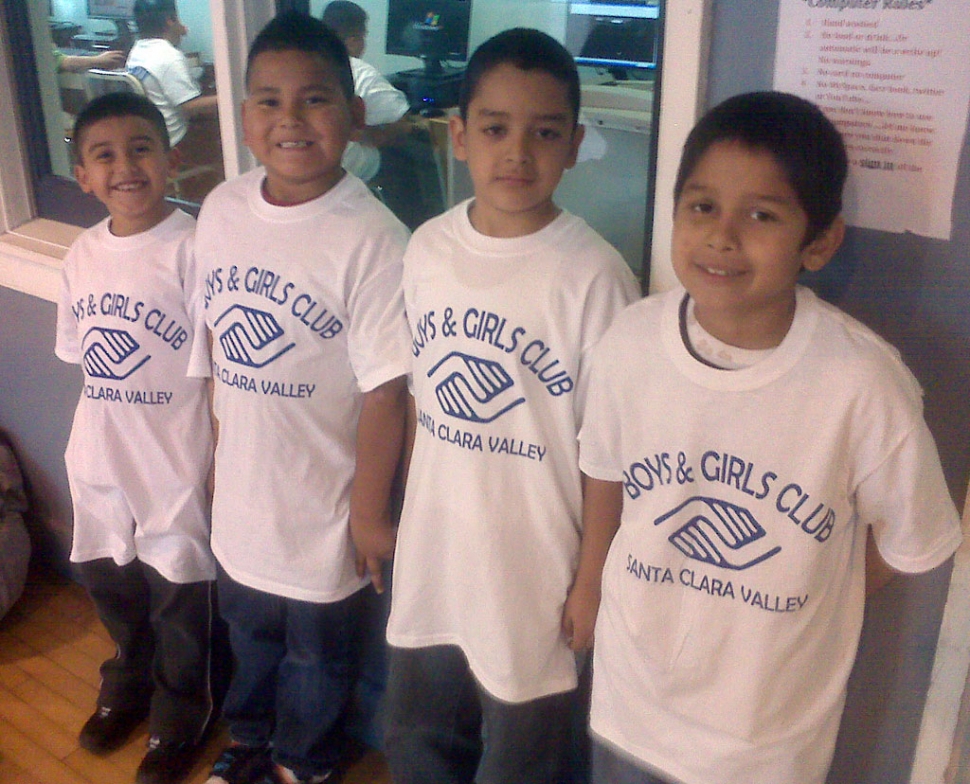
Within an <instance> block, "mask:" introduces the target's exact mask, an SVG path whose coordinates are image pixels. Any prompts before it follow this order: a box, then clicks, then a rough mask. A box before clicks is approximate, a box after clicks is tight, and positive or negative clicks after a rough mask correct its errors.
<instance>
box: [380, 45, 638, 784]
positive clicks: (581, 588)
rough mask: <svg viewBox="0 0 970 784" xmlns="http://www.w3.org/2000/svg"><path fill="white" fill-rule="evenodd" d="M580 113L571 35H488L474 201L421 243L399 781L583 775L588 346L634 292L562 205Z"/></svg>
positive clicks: (477, 56) (392, 727) (405, 543)
mask: <svg viewBox="0 0 970 784" xmlns="http://www.w3.org/2000/svg"><path fill="white" fill-rule="evenodd" d="M578 116H579V77H578V74H577V71H576V65H575V63H574V61H573V59H572V57H571V56H570V55H569V53H568V52H567V51H566V50H565V49H564V48H563V46H562V45H561V44H559V43H558V42H557V41H555V40H554V39H552V38H551V37H550V36H548V35H546V34H545V33H541V32H539V31H536V30H527V29H513V30H507V31H505V32H503V33H500V34H499V35H497V36H495V37H494V38H492V39H490V40H488V41H486V42H485V43H484V44H482V45H481V46H480V47H479V48H478V50H476V52H475V53H474V54H473V56H472V57H471V59H470V60H469V63H468V70H467V72H466V77H465V84H464V87H463V92H462V98H461V105H460V115H459V116H456V117H455V118H453V119H452V121H451V134H452V142H453V145H454V150H455V156H456V157H457V158H459V159H460V160H464V161H466V162H467V164H468V167H469V170H470V172H471V177H472V182H473V184H474V187H475V195H474V198H473V199H470V200H468V201H466V202H463V203H462V204H460V205H458V206H457V207H455V208H454V209H452V210H450V211H449V212H447V213H445V214H444V215H442V216H440V217H438V218H434V219H432V220H430V221H428V222H427V223H425V224H424V225H423V226H421V227H420V228H419V229H418V230H417V231H416V232H415V235H414V237H413V238H412V240H411V243H410V244H409V245H408V250H407V252H406V254H405V262H404V296H405V304H406V308H407V312H408V320H409V322H410V325H411V337H412V354H413V356H414V360H413V369H412V379H413V391H414V402H415V406H416V409H417V411H416V419H417V429H416V433H415V441H414V447H413V453H412V459H411V463H410V469H409V473H408V482H407V488H406V492H405V502H404V510H403V513H402V520H401V528H400V535H399V540H398V546H397V552H396V555H395V563H394V591H393V596H392V606H391V619H390V622H389V626H388V641H389V642H390V643H391V645H392V646H393V647H392V649H391V658H390V662H391V663H390V674H389V678H388V691H387V736H386V753H387V756H388V761H389V764H390V768H391V773H392V774H393V777H394V780H395V782H397V783H398V784H411V783H413V784H439V783H440V784H444V783H445V782H449V783H452V782H468V784H470V782H472V781H475V782H479V784H497V783H498V782H530V784H542V783H543V782H548V783H549V784H552V783H553V782H561V781H565V780H567V778H568V775H569V766H570V763H571V758H570V757H571V752H572V749H571V740H570V733H571V729H572V728H571V722H572V715H573V712H574V710H575V708H576V704H577V693H576V687H577V671H576V660H575V655H574V651H578V650H583V649H584V648H585V647H586V646H587V645H588V643H589V640H590V637H591V633H592V624H593V619H594V617H595V612H596V601H597V599H598V585H599V575H598V574H596V575H588V574H587V573H586V571H585V569H584V568H583V567H580V572H579V573H578V574H577V563H578V562H579V558H580V542H581V540H583V539H585V538H586V537H588V536H589V535H590V531H589V530H588V529H586V530H584V525H583V519H582V513H581V512H582V505H583V501H584V499H583V488H582V486H581V483H580V474H579V467H578V444H577V441H576V435H577V433H578V431H579V426H580V423H581V412H582V410H583V401H584V398H585V391H586V374H587V359H588V356H589V352H590V350H591V349H592V346H593V345H594V344H595V343H596V341H597V340H598V339H599V337H600V335H601V334H602V333H603V332H604V330H605V329H606V327H607V326H608V325H609V323H610V322H611V321H612V319H613V317H614V316H615V315H616V314H617V313H618V312H619V311H620V310H621V309H622V308H623V307H625V306H626V305H627V304H628V303H629V302H631V301H632V300H633V299H635V298H636V297H637V296H638V295H639V287H638V285H637V282H636V279H635V278H634V276H633V274H632V272H631V271H630V269H629V268H628V267H627V266H626V265H625V264H624V262H623V260H622V258H621V257H620V256H619V254H618V253H617V252H616V250H615V249H613V248H612V247H611V246H610V245H609V244H608V243H606V241H605V240H603V238H602V237H600V236H599V235H598V234H596V232H594V231H593V230H592V229H591V228H590V227H589V226H588V225H587V224H586V223H585V222H584V221H583V220H581V219H580V218H578V217H576V216H574V215H571V214H569V213H567V212H565V211H563V210H561V209H559V207H557V206H556V204H555V202H554V201H553V193H554V191H555V189H556V186H557V185H558V183H559V181H560V178H561V177H562V175H563V172H564V170H566V169H568V168H570V167H571V166H572V165H573V164H574V163H575V161H576V153H577V150H578V148H579V144H580V142H581V140H582V138H583V128H582V126H580V125H579V124H578ZM590 577H592V578H593V579H588V578H590Z"/></svg>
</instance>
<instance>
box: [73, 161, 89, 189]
mask: <svg viewBox="0 0 970 784" xmlns="http://www.w3.org/2000/svg"><path fill="white" fill-rule="evenodd" d="M74 179H75V180H77V184H78V185H80V186H81V190H82V191H84V192H85V193H91V183H90V182H89V181H88V172H87V169H85V168H84V164H81V163H76V164H74Z"/></svg>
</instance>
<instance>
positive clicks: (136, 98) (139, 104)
mask: <svg viewBox="0 0 970 784" xmlns="http://www.w3.org/2000/svg"><path fill="white" fill-rule="evenodd" d="M111 117H141V118H142V119H143V120H147V121H148V122H149V123H150V124H151V125H152V127H153V128H154V129H155V130H156V131H157V132H158V136H159V138H160V139H161V140H162V146H163V147H164V148H165V149H166V150H168V149H169V147H170V146H171V144H170V142H169V138H168V128H167V127H166V125H165V118H164V117H163V116H162V113H161V112H160V111H159V110H158V107H157V106H155V104H153V103H152V102H151V101H149V100H148V99H147V98H146V97H145V96H144V95H135V93H106V94H105V95H102V96H99V97H98V98H95V99H94V100H93V101H91V103H89V104H88V105H87V106H85V107H84V108H83V109H82V110H81V113H80V114H79V115H78V116H77V119H76V120H75V121H74V133H73V134H72V136H71V147H73V148H74V155H75V158H76V159H77V162H78V163H82V164H83V161H82V160H81V157H82V150H83V145H84V135H85V134H86V133H87V131H88V129H89V128H90V127H91V126H92V125H94V124H95V123H96V122H101V120H107V119H109V118H111Z"/></svg>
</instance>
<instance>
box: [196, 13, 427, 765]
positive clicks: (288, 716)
mask: <svg viewBox="0 0 970 784" xmlns="http://www.w3.org/2000/svg"><path fill="white" fill-rule="evenodd" d="M246 85H247V92H248V96H247V98H246V101H245V103H244V104H243V132H244V138H245V141H246V144H247V145H248V146H249V148H250V150H251V151H252V152H253V154H254V155H255V156H256V158H257V160H258V161H259V162H260V164H261V166H260V167H259V168H257V169H255V170H254V171H252V172H249V173H247V174H244V175H242V176H241V177H238V178H236V179H235V180H232V181H230V182H227V183H225V184H223V185H221V186H220V187H219V188H217V189H216V190H215V191H213V192H212V194H210V196H209V197H208V198H207V199H206V202H205V204H204V205H203V208H202V213H201V214H200V216H199V230H198V242H197V255H198V258H199V264H200V268H201V271H202V274H203V275H204V276H205V295H204V297H205V309H204V310H205V321H206V324H207V326H208V328H209V330H210V332H211V338H212V359H213V371H214V372H213V376H214V392H213V407H214V412H215V416H216V420H217V424H218V430H217V433H218V438H217V445H216V455H215V495H214V499H213V507H212V521H213V525H212V549H213V552H214V553H215V555H216V558H217V560H218V566H219V570H218V584H219V605H220V610H221V612H222V614H223V616H224V618H225V619H226V621H227V623H228V625H229V634H230V642H231V645H232V649H233V653H234V658H235V663H236V667H235V671H234V673H233V677H232V681H231V683H230V686H229V693H228V695H227V697H226V702H225V707H224V710H223V715H224V717H225V718H226V720H227V721H228V723H229V734H230V737H231V741H232V743H231V745H230V746H229V747H228V748H227V749H226V750H225V752H224V753H223V754H222V756H221V757H220V758H219V759H218V760H217V762H216V764H215V766H214V768H213V772H212V776H211V778H210V782H213V784H215V783H216V782H228V783H229V784H249V783H250V782H257V781H258V782H265V784H270V783H271V782H277V783H280V782H282V784H294V782H319V781H323V780H325V779H326V778H328V777H329V776H330V775H331V773H332V772H333V770H334V769H335V768H336V767H337V766H338V765H339V763H340V762H341V760H342V754H343V752H344V750H345V748H346V744H345V742H344V740H343V737H342V736H341V734H340V725H341V720H342V719H343V718H344V717H345V715H346V712H347V711H346V709H347V706H348V703H349V702H350V698H351V693H352V690H353V688H354V684H355V681H356V679H357V675H358V671H359V669H360V665H359V661H360V651H359V649H360V647H361V644H362V640H363V637H364V635H365V632H366V628H367V624H368V623H370V622H371V621H372V620H373V618H374V617H375V616H377V615H378V612H377V611H378V610H379V606H378V598H377V596H376V593H375V592H374V590H373V589H372V588H370V587H369V586H368V583H369V581H370V580H373V582H374V584H375V586H377V587H378V588H380V587H381V573H380V568H379V566H380V561H379V556H383V557H386V556H387V555H388V554H389V553H390V551H391V549H392V548H393V541H394V539H393V528H392V526H391V524H390V521H389V515H390V509H389V506H390V503H389V496H390V488H391V483H392V478H393V476H394V472H395V469H396V467H397V464H398V459H399V457H400V452H401V444H402V437H403V429H404V412H405V400H406V397H405V396H406V389H405V384H404V378H403V377H404V375H405V374H406V373H407V371H408V367H409V355H408V350H407V344H408V334H407V322H406V319H405V317H404V308H403V300H402V296H401V288H400V280H401V256H402V253H403V250H404V244H405V241H406V238H407V230H406V229H405V228H404V226H403V225H401V223H400V222H399V221H398V220H397V219H396V218H394V216H393V215H392V214H391V213H390V212H389V211H388V210H387V209H386V208H385V207H384V206H383V205H382V204H381V203H380V202H378V201H377V199H375V198H374V197H373V196H372V195H371V193H370V192H369V191H368V190H367V188H366V186H364V184H363V183H362V182H361V181H360V180H359V179H357V178H356V177H354V176H353V175H350V174H347V173H345V172H344V171H343V169H342V168H341V157H342V155H343V150H344V147H345V145H346V144H347V140H348V139H349V138H350V136H351V133H352V132H353V131H354V129H355V128H357V127H359V125H360V124H361V123H362V122H363V107H362V104H361V102H360V100H359V99H358V98H356V97H355V96H354V91H353V80H352V77H351V73H350V63H349V61H348V58H347V51H346V49H345V48H344V45H343V44H342V43H341V42H340V40H339V39H338V38H337V37H336V36H335V35H333V34H332V33H331V32H330V31H329V30H327V28H326V27H325V26H324V25H323V24H322V23H321V22H320V21H319V20H316V19H313V18H311V17H309V16H306V15H302V14H298V13H285V14H281V15H280V16H278V17H276V18H275V19H273V20H272V21H270V22H269V23H268V24H267V25H266V27H265V28H263V30H262V31H261V32H260V33H259V35H258V36H257V37H256V39H255V40H254V42H253V45H252V47H251V49H250V52H249V60H248V66H247V73H246ZM200 371H203V372H204V371H205V368H200ZM371 533H374V534H375V535H374V536H370V534H371ZM355 545H356V546H355ZM368 568H369V569H370V580H369V579H368V575H367V569H368Z"/></svg>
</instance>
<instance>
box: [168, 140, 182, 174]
mask: <svg viewBox="0 0 970 784" xmlns="http://www.w3.org/2000/svg"><path fill="white" fill-rule="evenodd" d="M181 165H182V153H181V152H179V150H178V149H177V148H175V147H171V148H169V151H168V173H169V176H171V175H172V174H174V173H175V172H177V171H178V168H179V166H181Z"/></svg>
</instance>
